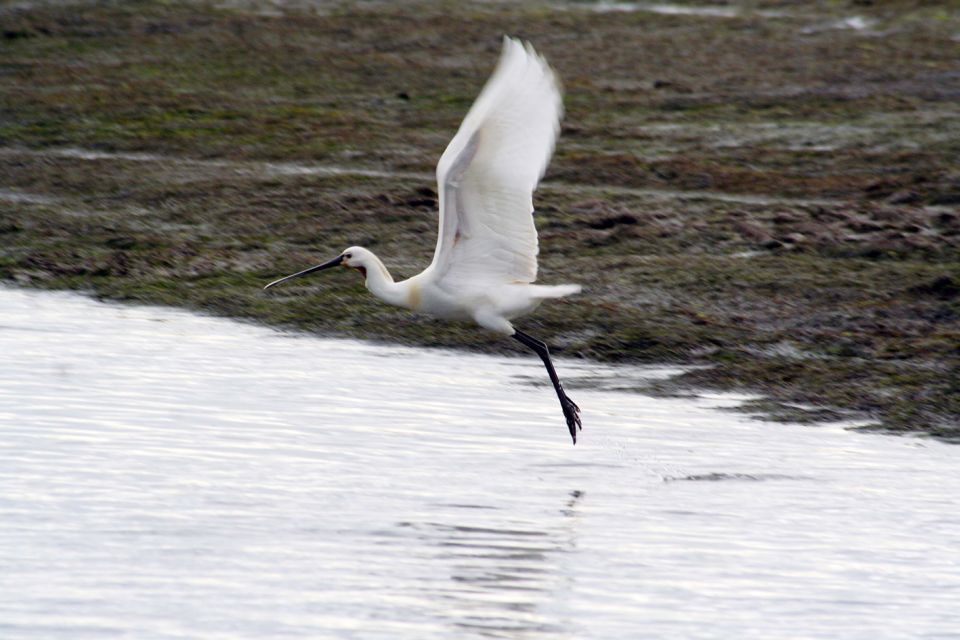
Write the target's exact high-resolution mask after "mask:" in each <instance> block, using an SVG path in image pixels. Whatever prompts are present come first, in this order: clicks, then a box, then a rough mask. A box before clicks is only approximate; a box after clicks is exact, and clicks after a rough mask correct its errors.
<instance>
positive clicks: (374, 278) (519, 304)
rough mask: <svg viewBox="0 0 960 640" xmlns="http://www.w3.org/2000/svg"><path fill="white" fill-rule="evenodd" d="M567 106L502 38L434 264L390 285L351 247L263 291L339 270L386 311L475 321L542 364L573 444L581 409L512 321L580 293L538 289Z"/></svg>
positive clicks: (454, 167)
mask: <svg viewBox="0 0 960 640" xmlns="http://www.w3.org/2000/svg"><path fill="white" fill-rule="evenodd" d="M562 113H563V105H562V100H561V95H560V87H559V84H558V81H557V78H556V76H555V75H554V72H553V70H552V69H551V68H550V66H549V65H548V64H547V62H546V60H544V59H543V57H542V56H540V55H539V54H538V53H537V52H536V51H534V50H533V47H532V46H530V44H529V43H528V44H523V43H521V42H520V41H518V40H515V39H513V38H510V37H506V36H505V37H504V39H503V49H502V51H501V54H500V60H499V62H498V63H497V67H496V69H494V72H493V75H491V76H490V79H489V80H488V81H487V84H486V86H484V88H483V90H482V91H481V92H480V95H479V96H478V97H477V99H476V101H475V102H474V103H473V106H472V107H471V108H470V111H469V112H467V115H466V117H465V118H464V119H463V123H462V124H461V125H460V129H459V130H458V131H457V133H456V135H455V136H454V137H453V139H452V140H451V141H450V144H449V145H447V149H446V151H444V152H443V155H442V156H441V157H440V162H439V163H438V164H437V186H438V190H437V193H438V196H439V205H440V223H439V227H440V228H439V232H438V237H437V245H436V250H435V252H434V255H433V261H432V262H431V263H430V265H429V266H428V267H427V268H426V269H425V270H424V271H423V272H422V273H420V274H418V275H415V276H413V277H412V278H410V279H408V280H403V281H401V282H394V280H393V278H392V277H391V276H390V272H389V271H387V268H386V267H385V266H384V265H383V262H381V261H380V259H379V258H377V256H375V255H374V254H373V253H372V252H371V251H369V250H367V249H364V248H363V247H350V248H348V249H345V250H344V251H343V252H342V253H341V254H340V255H338V256H337V257H336V258H333V259H332V260H329V261H327V262H324V263H323V264H319V265H317V266H314V267H310V268H309V269H304V270H303V271H299V272H297V273H294V274H292V275H289V276H286V277H284V278H280V279H279V280H275V281H273V282H271V283H270V284H268V285H267V286H266V287H264V289H269V288H270V287H272V286H274V285H278V284H280V283H281V282H286V281H287V280H291V279H293V278H299V277H301V276H305V275H307V274H310V273H315V272H317V271H322V270H324V269H329V268H331V267H336V266H342V267H348V268H350V269H356V270H357V271H359V272H360V274H361V275H362V276H363V278H364V280H365V283H366V287H367V289H368V290H369V291H370V292H371V293H372V294H373V295H374V296H376V297H377V298H379V299H380V300H383V301H384V302H387V303H389V304H392V305H396V306H399V307H403V308H406V309H410V310H412V311H415V312H421V313H425V314H429V315H433V316H436V317H439V318H443V319H446V320H468V321H469V320H472V321H474V322H476V323H477V324H478V325H480V326H481V327H483V328H484V329H488V330H490V331H493V332H495V333H497V334H500V335H503V336H510V337H513V338H514V339H515V340H517V341H518V342H520V343H521V344H523V345H524V346H526V347H528V348H530V349H532V350H533V351H534V352H536V354H537V355H538V356H539V357H540V359H541V360H542V361H543V364H544V366H545V367H546V369H547V374H548V375H549V376H550V381H551V382H552V383H553V388H554V390H555V391H556V392H557V398H558V399H559V400H560V407H561V409H562V410H563V416H564V418H565V419H566V422H567V428H568V429H569V431H570V436H571V437H572V438H573V443H574V444H576V443H577V430H578V429H581V428H582V427H581V424H580V408H579V407H578V406H577V405H576V404H574V402H573V400H571V399H570V398H569V397H568V396H567V394H566V393H565V392H564V390H563V386H562V385H561V384H560V378H559V377H558V376H557V372H556V369H555V368H554V366H553V362H552V361H551V360H550V351H549V350H548V348H547V345H546V344H545V343H544V342H542V341H540V340H538V339H536V338H534V337H533V336H531V335H529V334H526V333H524V332H523V331H520V330H519V329H516V328H514V326H513V324H511V322H510V321H511V320H513V319H515V318H518V317H520V316H523V315H526V314H528V313H530V312H532V311H533V310H534V309H536V308H537V307H538V306H539V305H540V303H541V302H543V301H544V300H547V299H550V298H562V297H564V296H568V295H571V294H574V293H579V292H580V285H576V284H564V285H556V286H547V285H537V284H533V282H534V281H535V280H536V278H537V253H538V252H539V249H538V241H537V229H536V227H535V226H534V222H533V191H534V190H535V189H536V187H537V183H538V182H539V181H540V178H541V177H542V176H543V172H544V171H545V170H546V168H547V164H548V163H549V161H550V156H551V155H552V154H553V147H554V144H555V142H556V138H557V134H558V133H559V130H560V118H561V116H562Z"/></svg>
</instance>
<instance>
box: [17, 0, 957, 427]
mask: <svg viewBox="0 0 960 640" xmlns="http://www.w3.org/2000/svg"><path fill="white" fill-rule="evenodd" d="M264 6H265V5H264V4H262V3H260V4H258V3H253V2H246V3H244V2H235V3H225V4H222V5H214V4H204V3H195V2H192V3H160V2H143V3H119V4H112V3H75V4H72V5H70V6H69V7H58V6H53V5H47V4H43V3H38V4H34V5H29V6H26V5H20V4H17V3H14V4H5V5H0V12H2V13H0V15H2V16H3V22H4V31H3V38H2V39H0V52H2V55H0V74H2V75H0V85H2V86H3V91H2V92H0V178H2V179H0V278H3V279H5V280H8V281H10V282H13V283H17V284H20V285H23V286H31V287H41V288H55V289H76V290H82V291H87V292H90V293H92V294H93V295H96V296H100V297H104V298H109V299H117V300H131V301H137V302H147V303H159V304H170V305H177V306H186V307H190V308H194V309H199V310H202V311H205V312H208V313H216V314H222V315H228V316H233V317H239V318H249V319H254V320H257V321H262V322H266V323H269V324H273V325H277V326H285V327H290V328H296V329H299V330H306V331H311V332H317V333H322V334H327V335H339V336H351V337H359V338H365V339H376V340H386V341H394V342H402V343H405V344H413V345H423V346H445V347H450V346H452V347H461V348H471V349H483V350H491V349H493V350H504V351H510V352H513V351H515V350H514V348H513V347H512V345H509V344H506V343H505V342H504V341H497V340H491V339H490V338H488V337H487V336H484V335H482V334H480V333H479V332H477V331H475V330H474V329H473V328H471V327H465V326H449V325H446V324H442V323H435V322H432V321H429V320H427V321H423V320H421V319H417V318H415V317H414V316H412V315H410V314H408V313H406V312H403V311H400V310H394V309H390V308H387V307H384V306H382V305H380V304H379V303H377V302H375V301H373V300H371V299H369V298H368V297H366V296H364V295H362V294H363V288H362V284H361V283H360V282H359V281H358V280H357V279H356V278H354V277H350V276H349V275H345V274H334V275H332V276H331V277H329V278H324V279H322V280H315V281H312V282H304V283H302V284H299V285H296V286H291V287H290V288H288V289H286V290H284V291H282V292H277V293H264V292H262V291H261V290H260V287H261V286H262V284H263V283H265V282H267V281H270V280H272V279H274V278H275V277H277V276H278V275H282V274H284V273H288V272H291V271H294V270H297V269H299V268H302V267H303V266H307V265H309V264H313V263H315V262H316V261H317V260H318V259H324V258H326V257H328V256H329V255H333V254H335V253H336V252H337V251H339V250H341V249H342V248H343V247H346V246H349V245H352V244H363V245H366V246H369V247H370V248H371V249H373V250H375V251H376V252H377V253H378V254H380V255H381V257H382V258H383V259H384V262H385V263H386V264H387V266H388V267H389V268H390V269H391V270H392V271H393V273H394V276H395V277H408V276H410V275H413V274H414V273H416V272H417V271H419V270H420V269H422V268H423V267H424V266H426V264H428V263H429V260H430V256H431V252H432V247H433V243H434V241H435V216H436V213H435V210H436V195H435V191H434V189H435V185H434V184H433V181H432V177H431V174H432V171H433V166H434V164H435V162H436V159H437V158H438V157H439V155H440V153H441V152H442V150H443V148H444V146H445V144H446V142H447V140H449V137H450V136H451V135H452V133H453V132H454V131H455V130H456V127H457V125H458V124H459V120H460V118H461V117H462V116H463V114H464V112H465V110H466V109H467V108H468V107H469V105H470V103H471V101H472V100H473V98H474V97H475V95H476V93H477V92H478V91H479V88H480V87H481V86H482V83H483V81H484V80H485V78H486V75H487V74H488V73H489V71H490V68H491V66H492V64H493V62H494V61H495V59H496V53H497V49H498V46H499V37H500V34H502V33H503V32H504V31H509V32H510V33H513V34H516V35H518V36H521V37H525V38H529V39H531V40H532V41H533V42H534V43H535V44H536V46H537V47H538V49H540V50H541V51H543V52H544V53H545V55H546V56H547V57H548V58H549V59H550V61H551V62H552V64H553V65H554V66H555V67H556V68H557V70H558V72H559V74H560V76H561V77H562V78H563V80H564V84H565V87H566V107H567V116H566V119H565V121H564V129H563V132H562V136H561V139H560V142H559V146H558V148H557V154H556V157H555V159H554V162H553V163H552V165H551V167H550V169H549V171H548V174H547V176H546V178H545V181H544V183H543V185H542V187H541V189H540V190H539V191H538V193H537V195H536V197H535V205H536V207H537V213H536V216H537V224H538V227H539V229H540V236H541V275H540V281H541V282H544V283H560V282H581V283H583V284H584V285H585V287H586V292H585V294H584V295H583V296H579V297H575V298H571V299H569V300H565V301H561V302H557V303H553V304H549V305H544V306H543V307H542V308H541V310H540V311H538V312H537V314H536V315H535V316H533V317H532V318H530V319H529V320H527V321H526V322H524V328H525V329H526V330H528V331H529V332H531V333H534V334H536V335H539V336H540V337H543V338H544V339H546V340H548V341H549V342H551V344H553V345H555V350H556V351H557V352H560V353H563V354H564V355H568V356H575V357H584V358H593V359H598V360H604V361H629V362H637V361H642V362H656V363H683V364H695V365H703V366H698V367H695V368H693V369H691V370H690V371H689V372H687V373H685V374H683V375H681V376H678V377H676V378H674V379H672V380H670V381H668V382H666V383H662V384H659V385H658V386H657V388H655V389H644V390H645V391H653V392H656V393H693V392H696V391H697V390H700V389H724V390H738V391H748V392H756V393H759V394H762V395H763V396H764V398H765V399H764V400H762V401H757V402H753V403H750V405H749V406H748V409H749V410H753V411H757V412H759V413H762V414H763V415H766V416H768V417H771V416H772V417H775V418H781V419H785V420H802V421H810V422H816V421H821V420H836V419H856V420H869V421H870V422H871V424H872V427H871V428H878V429H886V430H893V431H903V432H913V433H927V434H934V435H938V436H941V437H945V438H956V437H958V435H960V170H958V166H960V165H958V164H957V163H956V158H958V157H960V114H958V113H957V110H956V103H957V100H958V99H960V63H958V62H957V60H960V38H958V35H957V34H960V17H958V16H957V14H956V12H955V11H952V10H951V8H950V7H951V6H952V5H951V3H947V2H944V3H913V2H892V3H869V2H835V3H822V4H818V5H817V10H816V11H815V12H812V13H811V12H810V9H809V5H808V3H791V2H752V3H723V4H719V3H717V4H713V3H696V4H686V3H677V4H675V5H658V6H673V7H678V8H679V9H678V11H680V10H685V11H686V13H682V12H681V13H676V12H675V13H656V12H652V11H639V10H619V11H609V10H598V7H597V6H596V5H586V4H584V3H567V4H564V5H550V4H542V5H531V4H523V5H521V6H517V5H516V4H498V3H478V4H475V5H448V4H445V3H409V4H408V3H404V4H403V5H384V6H381V5H373V4H357V5H349V6H348V5H339V4H338V5H332V4H331V5H326V4H325V5H308V4H299V3H290V4H288V5H283V4H277V3H270V11H264V10H262V9H263V7H264ZM623 7H624V8H625V9H629V5H628V4H626V5H623ZM703 7H707V8H709V7H713V8H714V9H715V11H713V12H712V13H709V12H708V13H707V14H703V13H702V12H701V13H697V11H698V10H699V9H698V8H703ZM602 8H603V6H601V7H600V9H602ZM854 18H856V20H854Z"/></svg>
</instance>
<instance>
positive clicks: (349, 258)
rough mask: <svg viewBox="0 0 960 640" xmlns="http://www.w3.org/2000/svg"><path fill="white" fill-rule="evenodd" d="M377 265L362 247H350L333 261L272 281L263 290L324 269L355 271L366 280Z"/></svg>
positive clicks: (375, 259) (369, 253)
mask: <svg viewBox="0 0 960 640" xmlns="http://www.w3.org/2000/svg"><path fill="white" fill-rule="evenodd" d="M376 265H377V258H376V256H374V255H373V253H372V252H371V251H369V250H367V249H364V248H363V247H350V248H349V249H344V250H343V252H342V253H341V254H340V255H338V256H337V257H336V258H334V259H333V260H327V261H326V262H324V263H323V264H318V265H317V266H315V267H310V268H309V269H304V270H303V271H298V272H296V273H294V274H291V275H289V276H286V277H283V278H280V279H279V280H274V281H273V282H271V283H270V284H268V285H267V286H265V287H264V289H269V288H270V287H272V286H274V285H278V284H280V283H282V282H286V281H287V280H293V279H294V278H299V277H300V276H305V275H309V274H311V273H314V272H317V271H323V270H324V269H330V268H331V267H338V266H339V267H347V268H349V269H356V270H357V271H359V272H360V274H361V275H362V276H363V277H364V278H366V277H367V270H368V269H369V268H371V267H375V266H376Z"/></svg>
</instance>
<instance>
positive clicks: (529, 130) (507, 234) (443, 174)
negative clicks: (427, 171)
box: [431, 37, 563, 286]
mask: <svg viewBox="0 0 960 640" xmlns="http://www.w3.org/2000/svg"><path fill="white" fill-rule="evenodd" d="M562 110H563V106H562V103H561V97H560V89H559V87H558V84H557V80H556V77H555V76H554V74H553V71H552V70H551V69H550V67H549V66H548V65H547V63H546V61H545V60H544V59H543V58H542V57H540V56H539V55H538V54H537V53H536V52H535V51H534V50H533V48H532V47H530V45H526V46H524V45H523V44H521V43H520V42H518V41H517V40H514V39H512V38H507V37H505V38H504V40H503V51H502V52H501V54H500V62H499V63H498V65H497V68H496V70H495V71H494V72H493V75H492V76H491V77H490V80H488V81H487V84H486V86H485V87H484V88H483V91H482V92H480V95H479V96H478V97H477V100H476V101H475V102H474V103H473V106H472V107H471V108H470V111H469V112H468V113H467V116H466V117H465V118H464V119H463V124H461V125H460V129H459V131H457V135H455V136H454V137H453V140H451V141H450V144H449V145H448V146H447V149H446V151H444V152H443V156H441V158H440V162H439V164H438V165H437V184H438V188H439V190H438V193H439V200H440V232H439V237H438V238H437V249H436V253H435V254H434V256H433V263H432V264H431V268H432V269H434V270H436V274H435V277H437V278H438V279H440V280H443V281H444V282H445V283H450V284H452V285H454V286H456V285H460V284H466V283H478V282H490V283H512V282H517V283H528V282H533V281H534V280H536V278H537V252H538V247H537V229H536V227H535V226H534V224H533V191H534V189H536V187H537V183H538V182H539V181H540V178H541V177H542V176H543V172H544V170H545V169H546V167H547V163H548V162H549V161H550V156H551V154H552V153H553V147H554V143H555V141H556V138H557V133H558V132H559V129H560V117H561V116H562Z"/></svg>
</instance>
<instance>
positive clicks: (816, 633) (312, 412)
mask: <svg viewBox="0 0 960 640" xmlns="http://www.w3.org/2000/svg"><path fill="white" fill-rule="evenodd" d="M0 356H2V357H0V638H4V639H6V638H71V639H73V638H103V637H111V636H120V637H136V638H148V639H151V638H173V637H191V638H231V639H232V638H282V637H301V638H364V639H366V638H391V639H393V638H418V639H420V638H427V639H429V638H472V637H478V638H488V637H492V638H525V639H537V638H637V637H651V638H683V639H687V638H764V639H776V638H797V637H805V638H838V637H842V638H864V639H867V638H870V639H873V638H878V637H890V638H893V637H903V638H918V637H929V638H934V637H937V638H947V637H951V635H950V634H955V633H956V630H957V629H958V628H960V614H958V612H957V607H956V606H955V605H956V602H957V601H958V599H960V561H958V560H957V559H956V557H957V556H956V549H957V548H958V546H960V515H958V514H960V464H958V463H960V459H958V458H960V447H950V446H947V445H943V444H941V443H938V442H932V441H923V440H915V439H906V438H891V437H885V436H875V435H874V436H871V435H861V434H853V433H848V432H845V431H843V430H842V429H841V428H839V427H819V428H803V427H796V426H790V425H772V424H764V423H762V422H758V421H754V420H749V419H745V418H742V417H740V416H737V415H734V414H731V413H729V412H721V411H718V410H716V408H715V407H717V406H728V405H730V404H731V403H732V402H733V400H731V399H729V398H723V397H714V398H710V399H706V400H693V399H688V398H668V399H653V398H647V397H644V396H641V395H637V394H631V393H623V392H619V391H617V389H619V388H629V387H631V386H633V385H634V384H635V381H636V380H637V379H640V378H643V377H649V376H656V375H662V374H663V373H664V372H663V371H662V370H661V371H657V370H651V369H643V368H628V367H606V366H598V365H594V364H590V363H584V362H569V361H564V362H561V363H559V366H560V368H561V372H562V374H563V375H564V377H565V378H567V379H569V380H571V381H572V382H573V385H572V386H575V388H576V391H577V394H576V396H575V397H576V400H577V402H578V404H580V406H581V408H582V409H583V417H584V431H583V437H582V438H581V439H580V442H579V443H578V444H577V446H576V447H573V446H571V445H570V443H569V439H568V437H567V434H566V427H565V425H564V424H563V421H562V419H561V418H560V415H559V412H558V411H557V408H556V406H555V405H556V400H555V398H554V397H553V393H552V389H550V388H549V387H548V386H542V385H539V384H536V385H534V384H529V383H528V382H531V381H534V382H535V381H539V380H542V377H543V374H542V367H541V365H540V363H539V361H537V360H536V359H535V358H533V357H523V358H494V357H484V356H481V355H477V354H464V353H456V352H450V351H421V350H415V349H404V348H397V347H384V346H382V345H368V344H363V343H359V342H352V341H335V340H321V339H316V338H312V337H309V336H303V335H293V336H292V335H284V334H281V333H277V332H274V331H271V330H269V329H266V328H262V327H256V326H251V325H244V324H238V323H233V322H230V321H226V320H221V319H214V318H204V317H197V316H193V315H190V314H187V313H183V312H177V311H170V310H164V309H154V308H141V307H120V306H111V305H102V304H98V303H96V302H93V301H90V300H86V299H83V298H80V297H78V296H75V295H69V294H52V293H37V292H27V291H19V290H10V289H0ZM330 371H336V372H337V375H336V376H330V375H328V373H329V372H330Z"/></svg>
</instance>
